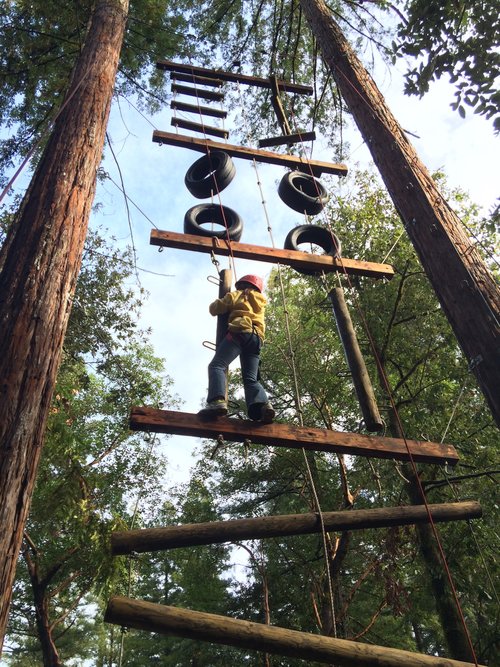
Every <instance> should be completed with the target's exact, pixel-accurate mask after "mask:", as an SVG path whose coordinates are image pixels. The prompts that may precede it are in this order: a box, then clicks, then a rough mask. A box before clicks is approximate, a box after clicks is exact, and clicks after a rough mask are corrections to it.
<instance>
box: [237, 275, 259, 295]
mask: <svg viewBox="0 0 500 667" xmlns="http://www.w3.org/2000/svg"><path fill="white" fill-rule="evenodd" d="M241 283H248V284H249V285H253V286H254V287H256V288H257V289H258V290H259V292H262V289H263V288H264V283H263V281H262V278H260V277H259V276H253V275H251V274H248V275H247V276H243V277H242V278H240V279H239V280H238V281H237V282H236V284H235V287H236V289H240V288H239V286H240V285H241Z"/></svg>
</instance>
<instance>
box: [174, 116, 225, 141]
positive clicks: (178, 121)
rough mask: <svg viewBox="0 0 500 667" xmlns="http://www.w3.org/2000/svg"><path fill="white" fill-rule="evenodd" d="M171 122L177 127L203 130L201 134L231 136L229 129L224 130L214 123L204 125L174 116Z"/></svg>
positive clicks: (223, 137)
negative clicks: (213, 124) (214, 125)
mask: <svg viewBox="0 0 500 667" xmlns="http://www.w3.org/2000/svg"><path fill="white" fill-rule="evenodd" d="M171 124H172V125H175V126H176V127H181V128H182V129H183V130H191V131H192V132H201V134H210V135H211V136H214V137H221V138H222V139H227V138H228V136H229V132H228V130H223V129H222V128H220V127H213V126H212V125H202V124H201V123H193V122H192V121H190V120H184V118H172V120H171Z"/></svg>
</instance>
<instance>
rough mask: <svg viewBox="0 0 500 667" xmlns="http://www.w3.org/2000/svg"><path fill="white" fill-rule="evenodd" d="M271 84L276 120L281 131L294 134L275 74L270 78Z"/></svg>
mask: <svg viewBox="0 0 500 667" xmlns="http://www.w3.org/2000/svg"><path fill="white" fill-rule="evenodd" d="M269 82H270V84H271V90H272V95H271V104H272V105H273V109H274V113H275V114H276V118H277V119H278V123H279V126H280V127H281V131H282V132H283V134H292V129H291V127H290V123H289V122H288V118H287V117H286V114H285V110H284V108H283V104H282V103H281V98H280V90H279V87H278V79H277V78H276V76H275V75H274V74H272V75H271V76H270V77H269Z"/></svg>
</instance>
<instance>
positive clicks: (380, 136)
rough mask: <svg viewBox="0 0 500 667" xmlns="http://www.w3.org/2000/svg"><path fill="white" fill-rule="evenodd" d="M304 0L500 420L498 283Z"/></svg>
mask: <svg viewBox="0 0 500 667" xmlns="http://www.w3.org/2000/svg"><path fill="white" fill-rule="evenodd" d="M300 4H301V6H302V9H303V11H304V14H305V16H306V18H307V20H308V21H309V24H310V26H311V30H312V32H313V34H314V35H315V37H316V39H317V40H318V43H319V46H320V49H321V52H322V55H323V58H324V60H325V62H326V63H327V65H328V66H329V67H330V69H331V71H332V74H333V76H334V78H335V81H336V83H337V86H338V88H339V90H340V92H341V94H342V97H343V98H344V100H345V102H346V104H347V105H348V107H349V110H350V112H351V113H352V115H353V118H354V120H355V121H356V124H357V126H358V128H359V131H360V132H361V135H362V136H363V138H364V140H365V141H366V144H367V146H368V148H369V149H370V152H371V154H372V157H373V160H374V162H375V164H376V165H377V167H378V169H379V171H380V174H381V176H382V178H383V180H384V182H385V185H386V187H387V190H388V192H389V194H390V196H391V198H392V200H393V202H394V205H395V206H396V209H397V210H398V212H399V214H400V216H401V218H402V220H403V223H404V225H405V228H406V231H407V233H408V236H409V238H410V240H411V242H412V243H413V245H414V247H415V250H416V252H417V254H418V256H419V258H420V261H421V263H422V266H423V268H424V270H425V272H426V274H427V276H428V278H429V280H430V282H431V284H432V286H433V288H434V291H435V292H436V295H437V297H438V299H439V301H440V303H441V306H442V308H443V310H444V312H445V314H446V316H447V318H448V320H449V322H450V324H451V326H452V328H453V331H454V332H455V336H456V337H457V340H458V342H459V344H460V346H461V348H462V350H463V352H464V354H465V356H466V358H467V359H468V361H469V363H470V367H471V370H472V372H473V373H474V375H475V376H476V379H477V381H478V383H479V387H480V389H481V391H482V392H483V394H484V395H485V397H486V400H487V402H488V405H489V407H490V410H491V412H492V414H493V418H494V419H495V421H496V423H497V424H498V425H499V426H500V290H499V287H498V285H497V284H496V282H495V280H494V278H493V276H492V275H491V273H490V272H489V271H488V269H487V267H486V265H485V263H484V262H483V260H482V258H481V256H480V254H479V253H478V252H477V250H476V249H475V247H474V246H473V245H472V244H471V242H470V240H469V238H468V237H467V235H466V233H465V230H464V228H463V225H462V223H461V222H460V220H459V218H458V216H457V215H456V214H455V213H454V212H453V211H452V210H451V208H450V207H449V205H448V204H447V203H446V201H445V200H444V199H443V197H442V195H441V193H440V192H439V190H438V189H437V187H436V184H435V183H434V181H433V180H432V178H431V176H430V174H429V172H428V170H427V169H426V167H425V166H424V165H423V164H422V162H421V161H420V159H419V158H418V155H417V153H416V151H415V149H414V148H413V146H412V145H411V144H410V142H409V141H408V139H407V137H406V135H405V134H404V131H403V129H402V128H401V126H400V125H399V124H398V122H397V121H396V119H395V118H394V116H393V115H392V113H391V111H390V110H389V108H388V107H387V105H386V103H385V100H384V97H383V96H382V94H381V93H380V91H379V90H378V88H377V86H376V85H375V83H374V81H373V80H372V78H371V77H370V75H369V74H368V72H367V71H366V70H365V68H364V67H363V65H362V64H361V62H360V61H359V59H358V58H357V56H356V54H355V53H354V51H353V50H352V49H351V47H350V45H349V43H348V42H347V40H346V39H345V37H344V35H343V33H342V31H341V30H340V28H339V26H338V25H337V24H336V22H335V21H334V20H333V18H332V15H331V12H330V11H329V10H328V8H327V7H326V5H325V3H324V2H323V0H300Z"/></svg>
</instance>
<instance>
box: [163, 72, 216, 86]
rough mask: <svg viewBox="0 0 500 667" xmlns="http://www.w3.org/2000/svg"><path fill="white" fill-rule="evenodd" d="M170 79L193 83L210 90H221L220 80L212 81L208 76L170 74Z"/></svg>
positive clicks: (181, 73)
mask: <svg viewBox="0 0 500 667" xmlns="http://www.w3.org/2000/svg"><path fill="white" fill-rule="evenodd" d="M170 78H171V79H172V80H173V81H184V82H185V83H194V84H197V85H200V86H211V87H212V88H221V87H222V85H223V82H222V80H221V79H214V78H212V77H208V76H197V75H196V74H188V73H186V72H172V73H171V74H170Z"/></svg>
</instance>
